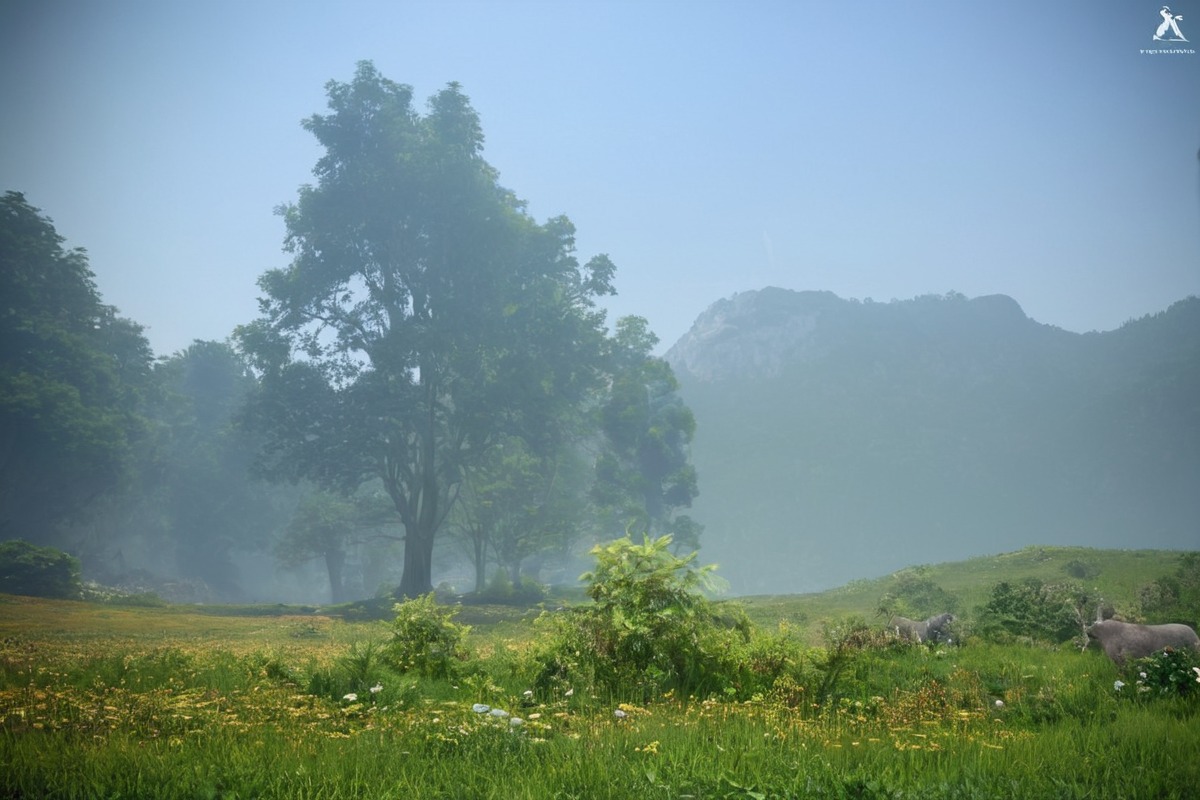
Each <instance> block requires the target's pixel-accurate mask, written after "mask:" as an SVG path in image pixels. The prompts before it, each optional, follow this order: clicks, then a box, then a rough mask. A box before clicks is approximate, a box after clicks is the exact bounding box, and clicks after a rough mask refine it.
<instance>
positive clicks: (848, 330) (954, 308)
mask: <svg viewBox="0 0 1200 800" xmlns="http://www.w3.org/2000/svg"><path fill="white" fill-rule="evenodd" d="M939 325H940V326H943V327H951V326H957V327H959V328H962V329H963V332H969V333H971V334H975V335H980V334H983V335H990V336H991V337H995V336H996V335H997V334H1002V335H1012V334H1016V333H1017V332H1018V331H1020V330H1021V329H1022V327H1023V326H1033V327H1035V328H1048V326H1040V325H1037V323H1034V322H1033V321H1032V320H1030V319H1029V318H1028V317H1026V316H1025V313H1024V312H1023V311H1022V310H1021V307H1020V306H1019V305H1018V304H1017V302H1016V301H1015V300H1013V299H1012V298H1010V297H1007V296H1005V295H989V296H985V297H977V298H974V299H971V300H968V299H967V298H966V297H963V296H961V295H947V296H946V297H941V296H931V297H927V298H916V299H914V300H906V301H903V302H895V301H893V302H892V303H872V302H866V303H860V302H858V301H853V300H843V299H841V298H840V297H838V296H837V295H835V294H833V293H832V292H796V291H791V290H788V289H778V288H775V287H768V288H765V289H761V290H758V291H750V292H742V293H739V294H735V295H734V296H733V297H730V298H727V299H723V300H718V301H717V302H715V303H713V304H712V305H711V306H709V308H708V310H706V311H705V312H704V313H703V314H701V315H700V316H699V317H698V318H697V319H696V321H695V323H693V325H692V328H691V330H689V331H688V332H687V333H686V334H685V335H684V336H683V337H682V338H680V340H679V341H678V342H676V343H675V345H674V346H673V347H671V349H670V350H668V351H667V353H666V359H667V361H668V362H669V363H670V364H671V367H672V368H673V369H674V370H675V372H676V373H677V374H679V375H680V376H681V377H683V376H686V377H687V378H690V379H693V380H698V381H723V380H738V379H745V378H773V377H777V376H778V375H779V374H780V373H781V372H782V371H783V370H784V369H785V368H788V367H792V366H797V365H803V364H806V363H811V362H813V361H816V360H820V359H822V358H824V357H826V356H828V355H829V354H830V353H831V352H832V351H834V350H838V349H842V348H843V347H844V346H845V345H846V343H847V342H849V341H852V340H854V339H856V338H861V337H862V336H863V335H864V333H865V334H866V335H869V334H870V332H871V331H873V330H874V331H879V330H882V329H886V328H889V327H898V328H899V329H914V328H918V329H919V328H925V329H927V330H928V329H929V328H930V327H931V326H939ZM1051 330H1053V329H1051ZM887 335H888V334H887V333H884V336H887Z"/></svg>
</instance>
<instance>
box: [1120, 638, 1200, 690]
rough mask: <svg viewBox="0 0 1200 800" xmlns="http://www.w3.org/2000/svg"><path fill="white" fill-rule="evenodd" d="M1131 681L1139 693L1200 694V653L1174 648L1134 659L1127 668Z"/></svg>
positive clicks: (1129, 681) (1129, 680) (1126, 673)
mask: <svg viewBox="0 0 1200 800" xmlns="http://www.w3.org/2000/svg"><path fill="white" fill-rule="evenodd" d="M1125 676H1126V678H1128V681H1127V683H1128V684H1132V685H1133V686H1134V687H1136V693H1137V694H1150V695H1155V696H1161V695H1170V696H1187V695H1195V694H1200V655H1197V654H1196V652H1195V651H1193V650H1177V649H1175V648H1172V647H1168V648H1165V649H1164V650H1161V651H1160V652H1157V653H1155V654H1154V655H1152V656H1147V657H1146V658H1139V659H1137V660H1135V661H1131V662H1130V663H1129V664H1128V665H1127V666H1126V668H1125Z"/></svg>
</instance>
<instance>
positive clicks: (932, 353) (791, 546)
mask: <svg viewBox="0 0 1200 800" xmlns="http://www.w3.org/2000/svg"><path fill="white" fill-rule="evenodd" d="M666 357H667V360H668V361H669V362H670V363H671V364H672V367H673V368H674V369H675V371H676V375H677V376H678V378H679V380H680V384H681V389H680V391H681V394H682V396H683V398H684V400H685V401H686V402H687V403H688V405H689V406H690V407H691V408H692V410H693V412H694V413H695V415H696V419H697V432H696V437H695V440H694V442H693V447H692V455H693V463H694V464H695V466H696V468H697V471H698V473H699V480H700V496H699V497H698V498H697V500H696V503H695V504H694V508H693V516H694V517H695V518H696V519H697V520H698V521H699V522H701V523H703V524H705V525H706V528H707V530H706V531H705V534H704V537H703V540H702V541H703V545H704V550H703V553H702V556H703V557H704V558H705V559H710V558H713V557H714V556H715V558H716V560H717V561H719V562H720V563H721V564H722V567H721V571H722V574H723V575H725V577H726V578H729V579H730V580H731V582H732V583H733V585H734V588H735V591H739V592H743V593H759V592H776V591H778V592H798V591H811V590H815V589H820V588H827V587H829V586H833V585H836V584H837V583H838V582H839V581H846V580H851V579H853V578H855V577H861V576H862V575H863V574H864V573H865V574H870V573H871V572H876V573H883V572H887V571H890V570H893V569H897V568H900V567H901V566H903V565H905V564H910V563H914V562H936V561H944V560H947V559H948V558H970V557H973V556H976V555H979V554H981V553H985V552H996V551H998V550H1004V549H1019V548H1021V547H1025V546H1029V545H1032V544H1045V545H1063V546H1072V545H1077V546H1097V547H1127V546H1137V547H1152V548H1162V549H1180V548H1188V547H1191V548H1195V547H1196V546H1197V545H1198V544H1200V523H1198V522H1197V520H1200V500H1197V498H1196V497H1194V495H1197V494H1200V492H1196V491H1195V489H1196V487H1200V403H1197V398H1200V300H1197V299H1196V298H1194V297H1192V298H1188V299H1186V300H1182V301H1180V302H1178V303H1175V304H1174V305H1172V306H1171V307H1170V308H1169V309H1167V310H1166V311H1163V312H1160V313H1159V314H1154V315H1148V316H1147V317H1143V318H1142V319H1139V320H1131V321H1130V322H1127V323H1126V324H1125V325H1123V326H1122V327H1121V328H1118V329H1116V330H1114V331H1108V332H1103V333H1097V332H1092V333H1085V334H1079V333H1072V332H1068V331H1064V330H1062V329H1060V328H1056V327H1054V326H1051V325H1045V324H1042V323H1039V322H1037V321H1035V320H1032V319H1030V318H1029V317H1028V316H1027V315H1026V314H1025V313H1024V312H1023V311H1022V310H1021V308H1020V305H1019V304H1018V303H1017V302H1016V301H1015V300H1013V299H1012V298H1009V297H1007V296H1004V295H991V296H985V297H980V298H971V299H969V298H966V297H965V296H963V295H960V294H957V293H950V294H947V295H926V296H922V297H917V298H913V299H912V300H906V301H893V302H891V303H871V302H858V301H851V300H843V299H841V298H838V297H837V296H836V295H834V294H832V293H829V292H791V291H788V290H782V289H768V290H762V291H758V292H746V293H741V294H739V295H736V296H734V297H733V298H727V299H725V300H721V301H718V302H717V303H714V304H713V306H711V307H710V308H709V309H708V310H707V311H706V312H704V313H703V314H701V315H700V317H698V318H697V322H696V324H695V325H693V328H692V330H691V331H689V333H688V334H687V335H685V336H684V337H682V338H681V339H680V340H679V341H678V342H676V344H675V345H674V346H673V347H672V348H671V349H670V350H668V352H667V356H666ZM848 550H852V551H853V553H850V552H848Z"/></svg>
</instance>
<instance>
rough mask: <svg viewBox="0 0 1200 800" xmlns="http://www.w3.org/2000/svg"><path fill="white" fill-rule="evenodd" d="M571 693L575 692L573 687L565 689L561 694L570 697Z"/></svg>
mask: <svg viewBox="0 0 1200 800" xmlns="http://www.w3.org/2000/svg"><path fill="white" fill-rule="evenodd" d="M573 694H575V690H574V689H567V691H566V692H565V693H564V694H563V697H570V696H571V695H573Z"/></svg>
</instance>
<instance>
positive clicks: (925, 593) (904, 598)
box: [878, 568, 958, 619]
mask: <svg viewBox="0 0 1200 800" xmlns="http://www.w3.org/2000/svg"><path fill="white" fill-rule="evenodd" d="M878 611H879V613H880V614H882V615H884V616H887V617H890V616H893V615H896V614H899V615H901V616H905V617H911V618H913V619H924V618H926V617H929V616H933V615H934V614H941V613H943V612H946V611H949V612H955V611H958V598H957V597H955V596H954V595H953V594H951V593H950V592H947V591H946V590H945V589H943V588H942V587H941V586H938V585H937V584H936V583H934V582H933V581H932V580H930V579H929V578H926V577H923V576H922V575H921V570H920V568H913V569H906V570H903V571H901V572H899V573H897V575H896V580H895V583H894V584H893V585H892V586H891V587H890V588H889V589H888V590H887V592H885V593H884V595H883V596H882V597H881V598H880V599H879V605H878Z"/></svg>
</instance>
